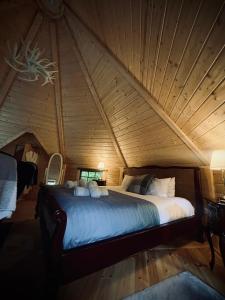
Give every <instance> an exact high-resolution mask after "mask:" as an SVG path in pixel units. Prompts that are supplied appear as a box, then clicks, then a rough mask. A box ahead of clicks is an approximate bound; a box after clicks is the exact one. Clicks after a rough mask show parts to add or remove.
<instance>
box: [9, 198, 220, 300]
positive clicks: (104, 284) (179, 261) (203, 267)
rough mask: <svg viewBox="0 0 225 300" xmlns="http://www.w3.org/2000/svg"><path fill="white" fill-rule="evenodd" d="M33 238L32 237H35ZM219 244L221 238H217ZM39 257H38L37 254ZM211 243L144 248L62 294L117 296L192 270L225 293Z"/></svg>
mask: <svg viewBox="0 0 225 300" xmlns="http://www.w3.org/2000/svg"><path fill="white" fill-rule="evenodd" d="M34 206H35V202H33V201H28V200H24V201H21V202H20V203H19V204H18V206H17V211H16V213H15V215H14V220H16V221H23V220H24V219H32V218H33V214H34ZM31 238H32V237H31ZM214 243H215V244H216V246H217V240H216V239H214ZM34 259H35V258H34ZM209 259H210V251H209V247H208V244H207V243H204V244H199V243H197V242H191V243H186V244H181V243H180V242H179V243H176V244H171V245H170V246H163V245H162V246H159V247H157V248H154V249H152V250H148V251H143V252H140V253H138V254H136V255H133V256H131V257H129V258H127V259H126V260H123V261H121V262H120V263H117V264H115V265H113V266H111V267H109V268H106V269H103V270H101V271H99V272H97V273H94V274H92V275H89V276H86V277H84V278H82V279H79V280H76V281H74V282H73V283H71V284H68V285H65V286H63V287H61V288H60V290H59V294H58V298H59V299H60V300H61V299H65V300H69V299H73V300H74V299H79V300H89V299H90V300H106V299H107V300H109V299H110V300H113V299H114V300H117V299H122V298H123V297H125V296H128V295H130V294H132V293H134V292H137V291H140V290H143V289H144V288H147V287H149V286H151V285H153V284H155V283H157V282H159V281H161V280H163V279H165V278H167V277H169V276H172V275H174V274H177V273H179V272H182V271H185V270H188V271H190V272H192V273H193V274H195V275H196V276H198V277H199V278H201V279H202V280H203V281H204V282H206V283H208V284H209V285H211V286H212V287H214V288H215V289H217V290H218V291H220V292H221V293H223V294H224V295H225V268H224V266H223V264H222V259H221V256H220V253H219V251H218V250H216V265H215V269H214V271H211V270H210V269H209V266H208V263H209Z"/></svg>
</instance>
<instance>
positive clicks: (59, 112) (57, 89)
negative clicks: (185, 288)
mask: <svg viewBox="0 0 225 300" xmlns="http://www.w3.org/2000/svg"><path fill="white" fill-rule="evenodd" d="M49 25H50V37H51V48H52V59H53V61H54V62H55V63H56V70H58V72H57V73H56V80H55V82H54V94H55V110H56V119H57V127H58V128H57V131H58V145H59V151H60V153H61V154H62V155H63V156H64V155H65V141H64V125H63V108H62V85H61V72H60V58H59V52H58V33H57V23H56V22H50V24H49Z"/></svg>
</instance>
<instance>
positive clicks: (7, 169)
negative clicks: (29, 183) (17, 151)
mask: <svg viewBox="0 0 225 300" xmlns="http://www.w3.org/2000/svg"><path fill="white" fill-rule="evenodd" d="M16 195H17V162H16V160H15V159H14V158H13V157H11V156H8V155H6V154H3V153H0V219H3V218H5V217H11V215H12V212H13V211H15V209H16Z"/></svg>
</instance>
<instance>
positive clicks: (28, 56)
mask: <svg viewBox="0 0 225 300" xmlns="http://www.w3.org/2000/svg"><path fill="white" fill-rule="evenodd" d="M30 44H31V43H30V42H28V43H27V45H24V43H23V42H22V47H21V49H19V48H18V45H17V43H15V45H14V47H13V49H11V47H10V46H9V52H10V56H9V58H6V57H5V61H6V63H7V64H8V65H9V66H10V67H11V68H13V69H14V70H15V71H16V72H18V73H20V74H21V75H19V76H18V78H19V79H21V80H23V81H37V80H39V78H40V77H42V79H43V80H44V82H43V83H42V86H44V85H46V84H47V83H51V84H53V83H54V82H53V81H54V79H55V73H57V72H58V71H57V70H52V68H54V67H55V66H56V63H55V62H51V61H50V60H49V59H48V58H42V57H41V56H42V54H43V53H44V51H41V50H40V49H39V48H38V47H37V45H35V46H34V47H33V48H32V47H31V46H30Z"/></svg>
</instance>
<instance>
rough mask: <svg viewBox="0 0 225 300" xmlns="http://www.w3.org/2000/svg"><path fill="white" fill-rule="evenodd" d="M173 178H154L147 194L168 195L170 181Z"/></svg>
mask: <svg viewBox="0 0 225 300" xmlns="http://www.w3.org/2000/svg"><path fill="white" fill-rule="evenodd" d="M170 180H171V178H170V177H169V178H161V179H159V178H155V179H153V181H152V183H151V184H150V187H149V189H148V191H147V193H146V195H154V196H159V197H168V190H169V182H170Z"/></svg>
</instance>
